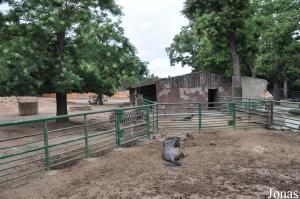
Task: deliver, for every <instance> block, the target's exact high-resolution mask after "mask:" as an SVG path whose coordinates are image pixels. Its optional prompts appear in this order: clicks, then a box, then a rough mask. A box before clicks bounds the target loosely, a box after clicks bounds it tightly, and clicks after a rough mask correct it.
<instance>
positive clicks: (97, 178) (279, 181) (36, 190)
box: [0, 129, 300, 199]
mask: <svg viewBox="0 0 300 199" xmlns="http://www.w3.org/2000/svg"><path fill="white" fill-rule="evenodd" d="M166 134H168V133H167V132H164V134H163V136H162V138H163V137H165V136H166ZM162 138H158V139H156V140H152V141H145V142H143V143H141V144H139V145H137V146H134V147H128V148H119V149H115V150H114V151H111V152H109V153H107V154H105V155H103V156H100V157H97V158H89V159H85V160H82V161H80V162H78V164H76V165H75V166H72V167H69V168H65V169H61V170H55V171H54V170H52V171H48V172H44V173H42V174H40V177H35V178H34V177H31V178H26V179H20V180H18V182H17V183H16V182H15V183H10V184H7V185H5V186H1V187H0V190H1V191H0V195H1V198H2V199H10V198H14V199H18V198H26V199H27V198H74V199H75V198H78V199H79V198H101V199H102V198H112V199H115V198H128V199H129V198H130V199H131V198H156V199H158V198H266V197H267V195H268V193H269V189H270V188H272V189H273V190H278V191H298V192H299V191H300V155H299V154H300V134H297V133H292V132H282V131H276V132H275V131H268V130H263V129H253V130H236V131H222V132H202V133H201V134H194V138H193V139H186V140H184V141H183V143H182V146H183V152H184V153H185V154H186V157H185V158H184V159H183V160H182V163H183V166H182V167H169V166H167V163H165V162H164V161H162V159H161V148H162Z"/></svg>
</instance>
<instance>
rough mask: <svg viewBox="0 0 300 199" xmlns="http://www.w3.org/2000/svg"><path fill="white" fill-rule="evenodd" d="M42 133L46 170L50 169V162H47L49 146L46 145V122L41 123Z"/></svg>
mask: <svg viewBox="0 0 300 199" xmlns="http://www.w3.org/2000/svg"><path fill="white" fill-rule="evenodd" d="M43 131H44V148H45V166H46V169H47V170H49V169H50V161H49V144H48V128H47V122H46V121H44V122H43Z"/></svg>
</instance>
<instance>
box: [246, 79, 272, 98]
mask: <svg viewBox="0 0 300 199" xmlns="http://www.w3.org/2000/svg"><path fill="white" fill-rule="evenodd" d="M267 85H268V82H267V80H264V79H258V78H252V77H242V87H243V98H250V99H260V98H268V96H269V95H270V94H269V93H268V91H267Z"/></svg>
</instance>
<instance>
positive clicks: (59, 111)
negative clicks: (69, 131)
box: [56, 93, 69, 121]
mask: <svg viewBox="0 0 300 199" xmlns="http://www.w3.org/2000/svg"><path fill="white" fill-rule="evenodd" d="M56 115H57V116H59V115H68V107H67V94H66V93H56ZM57 121H69V118H64V119H58V120H57Z"/></svg>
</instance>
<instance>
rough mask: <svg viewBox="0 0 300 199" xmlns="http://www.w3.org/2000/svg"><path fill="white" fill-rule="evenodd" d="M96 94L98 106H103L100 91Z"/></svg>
mask: <svg viewBox="0 0 300 199" xmlns="http://www.w3.org/2000/svg"><path fill="white" fill-rule="evenodd" d="M97 94H98V100H97V101H98V103H99V105H103V93H102V92H101V91H100V92H98V93H97Z"/></svg>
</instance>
